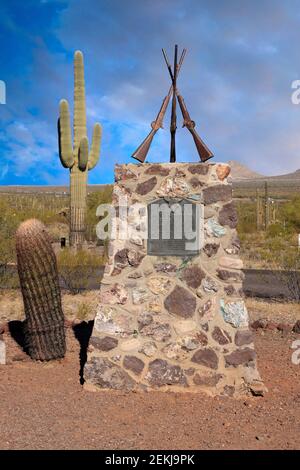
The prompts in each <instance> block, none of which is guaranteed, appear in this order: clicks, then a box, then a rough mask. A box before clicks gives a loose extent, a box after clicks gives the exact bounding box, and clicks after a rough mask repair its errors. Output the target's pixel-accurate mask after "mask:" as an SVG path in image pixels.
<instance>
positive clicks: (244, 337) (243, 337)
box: [234, 330, 253, 346]
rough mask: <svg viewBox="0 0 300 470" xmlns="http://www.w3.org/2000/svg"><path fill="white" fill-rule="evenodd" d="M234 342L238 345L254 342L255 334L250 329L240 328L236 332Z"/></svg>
mask: <svg viewBox="0 0 300 470" xmlns="http://www.w3.org/2000/svg"><path fill="white" fill-rule="evenodd" d="M234 342H235V344H236V345H237V346H244V345H246V344H251V343H253V334H252V332H251V331H249V330H238V331H237V332H236V334H235V338H234Z"/></svg>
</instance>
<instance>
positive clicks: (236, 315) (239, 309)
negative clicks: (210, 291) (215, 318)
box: [220, 299, 248, 328]
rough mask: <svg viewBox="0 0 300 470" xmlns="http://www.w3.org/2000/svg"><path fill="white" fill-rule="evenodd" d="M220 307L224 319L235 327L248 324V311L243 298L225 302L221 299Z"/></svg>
mask: <svg viewBox="0 0 300 470" xmlns="http://www.w3.org/2000/svg"><path fill="white" fill-rule="evenodd" d="M220 307H221V315H222V316H223V319H224V321H226V322H227V323H230V324H231V325H232V326H234V327H235V328H239V327H241V326H248V312H247V308H246V306H245V303H244V302H243V301H242V300H241V301H236V302H228V303H226V304H225V302H224V300H223V299H221V300H220Z"/></svg>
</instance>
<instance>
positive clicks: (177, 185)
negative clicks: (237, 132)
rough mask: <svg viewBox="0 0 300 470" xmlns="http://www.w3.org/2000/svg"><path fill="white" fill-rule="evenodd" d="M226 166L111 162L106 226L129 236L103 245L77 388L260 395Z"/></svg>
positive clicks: (235, 219) (260, 390)
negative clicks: (105, 251) (110, 214)
mask: <svg viewBox="0 0 300 470" xmlns="http://www.w3.org/2000/svg"><path fill="white" fill-rule="evenodd" d="M229 172H230V168H229V166H228V165H225V164H209V163H194V164H192V163H175V164H174V163H166V164H139V165H135V164H128V165H117V166H116V169H115V179H116V183H115V185H114V191H113V202H112V207H113V208H114V209H116V210H115V212H114V214H115V216H114V224H115V225H114V226H115V227H120V226H122V224H124V222H125V224H127V225H128V226H127V228H129V229H132V234H133V235H132V236H130V230H129V233H128V236H124V237H123V239H118V237H116V238H115V239H112V240H111V241H110V245H109V258H108V262H107V265H106V268H105V275H104V277H103V280H102V282H101V290H100V298H99V305H98V309H97V313H96V318H95V324H94V329H93V333H92V336H91V339H90V344H89V352H88V360H87V363H86V365H85V380H86V384H85V386H86V388H88V389H118V390H122V389H125V390H133V389H140V390H149V389H161V390H176V391H178V390H183V391H193V392H197V391H200V390H203V391H205V392H207V393H209V394H212V395H216V394H225V395H229V396H240V395H245V394H247V393H249V392H250V393H252V394H262V393H263V391H264V385H263V383H262V381H261V378H260V376H259V373H258V370H257V364H256V355H255V350H254V345H253V336H252V333H251V331H250V330H249V329H248V314H247V310H246V307H245V304H244V301H243V293H242V282H243V273H242V271H241V268H242V261H241V260H240V258H239V249H240V244H239V240H238V238H237V233H236V224H237V215H236V211H235V207H234V204H233V202H232V190H231V184H230V183H228V182H227V176H228V175H229ZM120 198H121V199H120ZM120 200H123V201H126V204H125V205H126V207H125V210H124V207H122V206H120ZM160 203H163V204H160ZM183 206H184V207H185V208H187V210H185V211H184V210H181V213H180V208H182V207H183ZM155 207H156V209H157V210H154V209H155ZM127 208H128V209H127ZM168 208H170V210H169V212H168V211H167V209H168ZM176 219H177V220H180V223H179V224H177V225H178V227H179V228H180V226H181V227H182V228H183V230H182V231H181V232H182V233H180V230H179V228H178V227H176V223H174V220H175V221H176ZM188 220H190V225H192V230H190V231H189V230H187V231H186V232H187V233H185V230H184V225H185V224H186V225H189V224H188ZM155 222H157V223H156V225H157V226H158V228H159V233H158V234H157V233H155V230H153V232H154V237H153V233H152V231H151V228H152V229H153V228H155V227H153V225H155ZM151 224H152V227H151ZM143 225H144V226H146V227H144V226H143ZM147 225H148V227H147ZM169 227H170V232H171V233H170V234H169V233H167V232H168V228H169ZM145 229H148V233H147V230H145ZM176 229H177V232H178V233H177V238H176V236H174V232H176ZM164 231H165V235H166V237H167V238H166V239H164V237H163V232H164ZM191 232H193V233H194V234H195V237H194V240H192V239H191ZM139 233H141V234H142V235H143V236H139ZM193 233H192V234H193ZM175 235H176V234H175ZM186 235H187V237H186Z"/></svg>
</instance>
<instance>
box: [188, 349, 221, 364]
mask: <svg viewBox="0 0 300 470" xmlns="http://www.w3.org/2000/svg"><path fill="white" fill-rule="evenodd" d="M191 361H192V362H196V363H197V364H200V365H202V366H205V367H209V368H210V369H217V368H218V363H219V359H218V356H217V355H216V353H215V351H214V350H213V349H209V348H207V349H199V350H198V351H196V352H195V353H194V355H193V357H192V359H191Z"/></svg>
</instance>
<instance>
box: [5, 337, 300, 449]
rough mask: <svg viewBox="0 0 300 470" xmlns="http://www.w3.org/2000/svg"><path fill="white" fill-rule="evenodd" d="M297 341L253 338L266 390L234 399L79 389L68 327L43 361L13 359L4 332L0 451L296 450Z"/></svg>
mask: <svg viewBox="0 0 300 470" xmlns="http://www.w3.org/2000/svg"><path fill="white" fill-rule="evenodd" d="M297 338H298V339H300V336H299V335H298V336H297V335H295V334H289V335H287V336H284V337H282V336H281V334H280V333H279V332H276V331H267V332H264V333H261V332H258V333H257V334H256V349H257V353H258V359H259V367H260V372H261V375H262V376H263V378H264V380H265V383H266V385H267V387H268V388H269V393H268V394H267V395H266V396H265V397H263V398H250V399H247V400H246V401H245V400H241V401H236V400H234V399H231V398H225V397H224V398H214V399H212V398H209V397H207V396H205V395H202V394H199V395H191V394H187V393H185V394H184V393H183V394H164V393H159V392H155V393H154V392H153V393H152V392H151V393H145V394H141V393H120V392H103V393H91V392H87V391H84V390H83V388H82V387H81V386H80V384H79V358H78V356H79V345H78V342H77V340H76V339H75V338H74V337H73V335H72V334H71V330H70V331H69V337H68V354H67V357H66V358H65V359H64V360H63V361H62V362H60V363H58V362H57V363H50V364H42V363H32V362H31V361H30V360H28V359H27V360H25V361H20V359H22V358H24V356H23V355H22V354H21V353H20V350H19V349H18V348H17V346H16V344H15V343H14V342H13V341H12V340H11V339H10V340H7V339H8V338H7V335H6V340H7V342H8V353H9V359H10V360H11V364H10V365H7V366H0V403H1V407H0V448H1V449H224V448H225V449H248V448H255V449H267V448H268V449H275V448H276V449H296V448H298V449H299V448H300V365H298V366H296V365H293V364H292V362H291V354H292V350H291V349H290V346H291V344H292V341H293V340H295V339H297ZM12 359H14V360H12ZM17 359H19V360H17Z"/></svg>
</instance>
